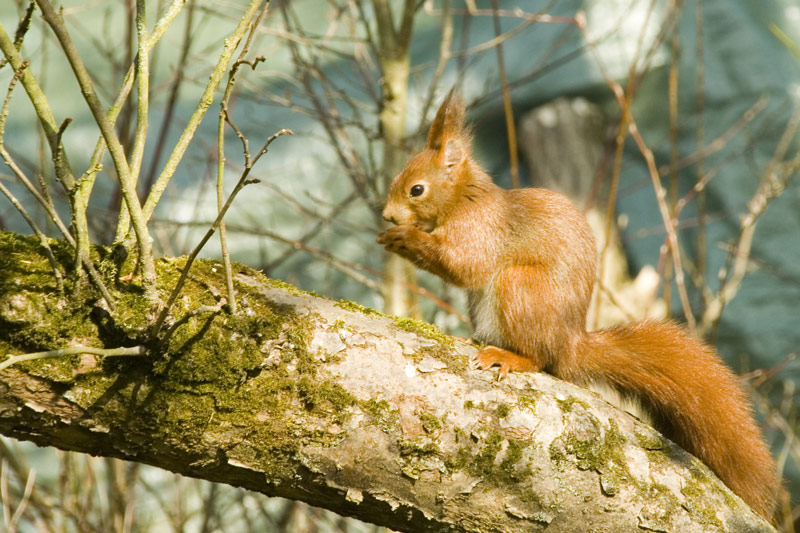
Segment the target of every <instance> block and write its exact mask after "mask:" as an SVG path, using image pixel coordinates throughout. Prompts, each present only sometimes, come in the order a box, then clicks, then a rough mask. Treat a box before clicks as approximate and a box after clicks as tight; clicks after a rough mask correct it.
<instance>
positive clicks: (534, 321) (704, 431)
mask: <svg viewBox="0 0 800 533" xmlns="http://www.w3.org/2000/svg"><path fill="white" fill-rule="evenodd" d="M464 113H465V109H464V103H463V101H462V100H461V98H460V97H458V96H456V95H454V93H453V91H451V92H450V94H449V95H448V96H447V98H446V99H445V101H444V102H443V103H442V105H441V107H440V108H439V110H438V112H437V114H436V117H435V118H434V120H433V123H432V124H431V127H430V131H429V133H428V137H427V140H426V142H425V147H424V149H423V150H422V152H420V153H419V154H417V155H416V156H414V157H413V158H412V159H411V160H410V161H409V162H408V163H407V165H406V167H405V168H404V169H403V170H402V171H401V172H400V173H399V174H398V175H397V176H395V178H394V180H393V181H392V183H391V186H390V189H389V193H388V199H387V202H386V206H385V208H384V209H383V218H384V219H385V220H386V221H388V222H391V223H393V224H394V226H393V227H390V228H389V229H387V230H386V231H384V232H382V233H381V234H379V235H378V237H377V242H378V243H379V244H382V245H384V246H385V248H386V250H388V251H389V252H393V253H396V254H399V255H400V256H402V257H404V258H406V259H408V260H410V261H411V262H412V263H414V264H415V265H416V266H417V267H418V268H421V269H424V270H427V271H429V272H431V273H433V274H435V275H437V276H439V277H441V278H442V279H444V280H445V281H446V282H448V283H450V284H452V285H455V286H457V287H461V288H464V289H466V291H467V296H468V302H469V309H470V316H471V318H472V321H473V327H474V332H473V338H474V339H475V340H477V341H479V342H481V343H485V344H486V345H487V346H485V347H484V348H482V349H481V350H479V352H478V355H477V364H478V366H479V367H480V368H482V369H487V368H489V367H491V366H493V365H496V364H498V365H500V369H499V373H500V376H504V375H506V373H508V372H509V371H532V372H538V371H544V372H548V373H550V374H552V375H554V376H555V377H557V378H560V379H564V380H566V381H570V382H573V383H576V384H579V385H584V386H591V385H598V386H599V387H610V388H611V389H613V390H615V391H616V392H617V393H619V394H620V395H621V396H622V397H624V398H628V397H633V398H635V399H637V400H638V401H639V402H641V403H642V404H643V406H644V407H645V409H646V410H647V411H648V412H649V413H650V414H651V415H652V416H653V423H654V426H655V427H656V428H657V429H658V430H660V431H661V432H662V433H663V434H664V435H665V436H667V437H668V438H670V439H671V440H673V441H674V442H676V443H677V444H678V445H680V446H681V447H682V448H684V449H685V450H687V451H689V452H690V453H692V454H693V455H695V456H696V457H698V458H699V459H701V460H702V461H703V462H704V463H706V464H707V465H708V466H709V467H710V468H711V470H713V471H714V472H715V473H716V474H717V476H718V477H719V478H720V479H721V480H722V481H723V482H724V483H725V484H726V485H727V486H728V487H729V488H730V489H731V490H733V492H735V493H736V494H737V495H739V496H740V497H741V498H742V500H744V501H745V502H746V503H747V504H748V505H750V507H751V508H753V509H754V510H755V511H756V512H757V513H758V514H760V515H761V516H763V517H764V518H765V519H767V520H768V521H772V519H773V516H774V511H775V505H776V498H777V494H778V490H779V484H780V483H779V480H778V477H777V474H776V468H775V463H774V461H773V459H772V456H771V455H770V452H769V449H768V448H767V445H766V444H765V442H764V439H763V437H762V434H761V431H760V429H759V428H758V426H757V425H756V422H755V420H754V419H753V415H752V411H751V408H750V405H749V403H748V401H747V399H746V397H745V394H744V392H743V391H742V389H741V388H740V387H739V385H738V384H737V381H736V376H735V375H734V373H733V372H732V371H731V370H730V369H729V368H728V367H727V366H726V365H725V364H724V363H723V362H722V360H721V359H720V357H719V356H718V355H717V354H716V353H715V351H714V350H713V349H712V348H711V347H709V346H707V345H705V344H703V343H702V342H700V341H699V340H696V339H694V338H692V337H690V336H689V334H688V333H687V332H686V331H685V330H684V329H683V328H682V327H680V326H678V325H677V324H675V323H672V322H656V321H643V322H635V323H630V324H626V325H618V326H615V327H611V328H607V329H602V330H598V331H590V332H587V331H586V313H587V310H588V307H589V303H590V299H591V295H592V291H593V289H594V284H595V277H596V268H597V265H596V263H597V252H596V248H595V243H594V237H593V235H592V233H591V230H590V229H589V225H588V223H587V222H586V219H585V218H584V216H583V214H582V213H581V212H580V211H579V210H578V209H577V208H576V207H575V206H574V205H573V204H572V203H571V202H570V201H569V200H568V199H567V198H566V197H565V196H563V195H561V194H559V193H556V192H552V191H549V190H546V189H540V188H522V189H512V190H507V189H503V188H501V187H499V186H497V185H495V184H494V182H493V181H492V178H491V177H490V176H489V175H487V174H486V173H485V172H484V171H483V170H482V169H481V167H480V166H479V165H478V163H476V162H475V160H474V159H473V158H472V156H471V153H470V149H471V133H470V130H469V129H468V128H467V127H465V125H464Z"/></svg>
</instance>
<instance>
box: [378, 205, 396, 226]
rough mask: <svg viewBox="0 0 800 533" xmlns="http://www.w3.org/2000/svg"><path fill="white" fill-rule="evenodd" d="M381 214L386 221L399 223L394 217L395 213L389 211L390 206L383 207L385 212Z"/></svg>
mask: <svg viewBox="0 0 800 533" xmlns="http://www.w3.org/2000/svg"><path fill="white" fill-rule="evenodd" d="M381 214H382V215H383V220H385V221H386V222H391V223H392V224H394V225H395V226H396V225H397V221H396V220H395V219H394V214H393V213H392V212H391V211H389V207H388V206H387V207H384V208H383V213H381Z"/></svg>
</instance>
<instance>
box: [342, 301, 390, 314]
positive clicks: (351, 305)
mask: <svg viewBox="0 0 800 533" xmlns="http://www.w3.org/2000/svg"><path fill="white" fill-rule="evenodd" d="M336 305H338V306H339V307H341V308H342V309H344V310H345V311H353V312H354V313H360V314H363V315H366V316H373V317H379V316H383V317H385V316H388V315H385V314H383V313H381V312H380V311H377V310H375V309H372V308H371V307H366V306H364V305H361V304H357V303H355V302H351V301H350V300H336Z"/></svg>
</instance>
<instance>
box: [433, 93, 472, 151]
mask: <svg viewBox="0 0 800 533" xmlns="http://www.w3.org/2000/svg"><path fill="white" fill-rule="evenodd" d="M463 133H464V101H463V100H461V97H459V96H458V95H456V94H455V89H451V90H450V92H449V93H448V95H447V98H445V99H444V102H442V105H441V106H440V107H439V110H438V111H437V112H436V117H435V118H434V119H433V123H432V124H431V129H430V131H429V132H428V139H427V140H426V141H425V147H426V148H432V149H434V150H438V149H440V148H442V146H443V145H444V144H445V142H446V141H447V140H448V139H450V138H453V137H461V136H463V135H462V134H463Z"/></svg>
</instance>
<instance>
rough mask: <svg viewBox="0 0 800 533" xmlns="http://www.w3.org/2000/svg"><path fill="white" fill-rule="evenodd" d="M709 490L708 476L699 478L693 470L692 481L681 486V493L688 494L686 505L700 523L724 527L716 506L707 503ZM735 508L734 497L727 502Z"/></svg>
mask: <svg viewBox="0 0 800 533" xmlns="http://www.w3.org/2000/svg"><path fill="white" fill-rule="evenodd" d="M707 491H708V478H707V477H706V478H705V479H704V480H703V479H698V478H696V477H695V475H694V472H692V482H690V483H687V484H686V485H684V486H683V487H681V494H683V495H684V496H686V502H685V503H684V505H685V506H686V508H687V509H688V510H689V512H690V513H692V516H694V517H696V518H697V519H698V521H699V522H700V523H702V524H703V525H707V526H713V527H715V528H722V525H723V524H722V521H721V520H720V519H719V518H718V517H717V513H716V511H715V509H714V507H711V506H709V505H705V504H704V502H705V501H706V492H707ZM727 503H728V505H730V506H731V507H732V508H733V509H735V508H736V507H737V505H736V503H737V502H736V501H735V500H734V498H730V501H728V502H727Z"/></svg>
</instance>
